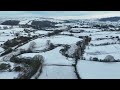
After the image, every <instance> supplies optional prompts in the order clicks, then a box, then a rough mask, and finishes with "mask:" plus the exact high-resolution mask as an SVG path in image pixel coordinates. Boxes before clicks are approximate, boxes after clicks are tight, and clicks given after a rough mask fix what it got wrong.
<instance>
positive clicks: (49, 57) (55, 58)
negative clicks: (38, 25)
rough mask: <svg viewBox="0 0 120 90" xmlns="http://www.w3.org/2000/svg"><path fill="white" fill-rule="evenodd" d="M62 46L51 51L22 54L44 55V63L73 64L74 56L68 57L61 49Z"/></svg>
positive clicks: (28, 55) (29, 55)
mask: <svg viewBox="0 0 120 90" xmlns="http://www.w3.org/2000/svg"><path fill="white" fill-rule="evenodd" d="M60 49H62V47H57V48H55V49H53V50H51V51H47V52H43V53H26V54H22V55H21V56H22V57H34V56H35V55H38V54H40V55H42V56H43V57H44V59H45V60H44V64H46V65H50V64H57V65H72V64H74V60H73V59H72V58H66V57H65V56H63V55H62V54H61V53H60V52H59V51H60Z"/></svg>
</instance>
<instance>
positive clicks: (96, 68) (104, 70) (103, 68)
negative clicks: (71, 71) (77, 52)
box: [77, 60, 120, 79]
mask: <svg viewBox="0 0 120 90" xmlns="http://www.w3.org/2000/svg"><path fill="white" fill-rule="evenodd" d="M77 70H78V72H79V75H80V76H81V78H82V79H120V62H113V63H104V62H95V61H84V60H80V61H79V62H78V64H77Z"/></svg>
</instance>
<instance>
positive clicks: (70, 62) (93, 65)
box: [0, 17, 120, 79]
mask: <svg viewBox="0 0 120 90" xmlns="http://www.w3.org/2000/svg"><path fill="white" fill-rule="evenodd" d="M16 20H17V19H16ZM18 20H20V23H19V25H25V24H26V25H27V24H28V25H31V23H32V20H36V21H46V20H48V21H52V22H58V23H57V24H56V25H55V26H59V27H56V28H53V27H51V28H48V27H46V28H44V29H42V30H39V29H38V30H37V29H34V28H32V27H29V28H28V27H26V28H21V27H19V25H17V26H13V27H11V26H9V25H0V27H1V28H0V45H1V44H4V43H5V42H6V41H7V40H11V39H14V38H17V36H16V35H15V34H16V33H20V36H26V37H32V36H38V37H37V38H35V39H34V38H33V39H34V40H33V39H32V40H31V41H29V42H26V43H25V44H23V45H21V46H19V47H17V48H16V50H15V51H12V52H9V53H8V54H7V55H3V56H0V62H1V63H2V62H5V63H9V64H10V65H11V66H12V67H11V69H13V68H14V63H12V62H10V61H9V60H8V59H10V57H12V55H18V54H19V49H24V50H28V49H29V47H30V43H31V42H35V43H36V44H35V47H34V48H33V51H34V52H32V53H31V52H30V53H28V52H27V53H22V54H20V56H21V57H32V58H33V57H34V56H35V55H42V56H43V57H44V63H43V67H42V72H41V73H40V75H39V76H38V79H77V78H78V77H77V75H76V72H75V59H74V58H69V57H66V56H64V55H62V53H61V52H60V50H61V49H63V48H64V47H63V45H69V46H70V48H69V49H68V50H67V51H66V52H65V54H67V55H69V56H72V55H74V53H75V52H76V49H78V46H77V45H76V42H78V41H83V39H82V38H81V37H79V36H89V37H91V41H90V42H89V44H88V45H86V46H85V49H84V53H83V55H82V56H83V57H84V58H85V60H79V61H78V63H77V70H78V73H79V76H80V77H81V78H82V79H119V78H120V62H109V63H105V62H95V61H90V58H91V57H92V58H94V57H96V58H98V59H104V58H105V57H106V56H107V55H112V56H114V58H115V59H120V40H119V39H120V38H119V37H120V32H119V31H102V30H103V29H100V28H95V27H92V26H93V25H94V24H95V25H96V23H94V24H93V23H91V22H92V21H89V22H87V23H85V22H82V21H81V22H82V23H80V21H78V22H74V21H72V20H71V21H69V23H64V21H62V20H58V19H53V18H38V17H36V18H33V17H31V18H21V19H20V18H19V19H18ZM89 23H90V24H89ZM92 24H93V25H92ZM97 24H101V23H99V22H97ZM105 24H107V23H105ZM109 24H110V23H109ZM113 25H114V24H113ZM68 26H70V27H71V29H69V28H68ZM5 27H8V28H7V29H4V28H5ZM75 27H76V28H75ZM82 27H84V28H82ZM85 27H88V28H85ZM115 28H117V27H115ZM113 29H114V28H113ZM118 29H119V28H118ZM26 30H28V32H27V31H26ZM54 30H63V31H62V32H60V33H59V34H56V35H53V36H47V35H48V33H51V32H53V31H54ZM71 31H73V33H72V32H71ZM62 34H64V35H62ZM66 34H67V35H66ZM70 35H71V36H70ZM72 35H73V36H72ZM42 36H43V37H42ZM116 36H117V37H118V38H116ZM78 37H79V38H78ZM98 39H101V40H98ZM49 40H50V42H51V43H52V44H53V45H55V46H57V47H55V48H54V49H51V50H48V51H47V49H48V41H49ZM18 42H19V40H18ZM23 43H24V42H23ZM106 43H109V45H108V44H107V45H103V44H106ZM81 46H82V45H81ZM81 48H82V47H81ZM12 49H14V48H12ZM64 49H65V48H64ZM82 49H83V48H82ZM82 49H81V51H82ZM17 50H18V51H17ZM42 50H46V51H44V52H43V51H42ZM4 51H5V50H4V49H3V48H2V45H1V46H0V54H1V53H3V52H4ZM63 51H64V50H63ZM82 56H81V57H82ZM4 57H5V58H6V59H7V60H6V61H3V58H4ZM18 74H19V72H15V71H12V72H7V71H5V72H2V71H0V79H13V78H14V77H17V76H18Z"/></svg>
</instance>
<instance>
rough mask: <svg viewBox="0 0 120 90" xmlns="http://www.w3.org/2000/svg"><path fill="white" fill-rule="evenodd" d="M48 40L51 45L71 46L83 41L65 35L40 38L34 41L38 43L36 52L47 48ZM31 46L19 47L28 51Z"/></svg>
mask: <svg viewBox="0 0 120 90" xmlns="http://www.w3.org/2000/svg"><path fill="white" fill-rule="evenodd" d="M47 40H50V41H51V43H53V44H68V45H70V44H72V43H76V42H77V41H80V40H82V39H79V38H76V37H72V36H64V35H58V36H51V37H43V38H38V39H35V40H33V41H34V42H35V43H36V48H35V50H42V49H44V48H46V46H45V45H46V42H47ZM33 41H31V42H33ZM29 44H30V42H29V43H27V44H25V45H23V46H21V47H19V49H20V48H22V49H26V50H27V49H28V47H29Z"/></svg>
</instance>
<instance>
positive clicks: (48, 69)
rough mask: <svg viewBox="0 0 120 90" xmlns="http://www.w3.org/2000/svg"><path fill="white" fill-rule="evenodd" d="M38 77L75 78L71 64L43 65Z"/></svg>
mask: <svg viewBox="0 0 120 90" xmlns="http://www.w3.org/2000/svg"><path fill="white" fill-rule="evenodd" d="M39 79H77V77H76V75H75V73H74V67H72V66H44V67H43V71H42V73H41V75H40V76H39Z"/></svg>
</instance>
